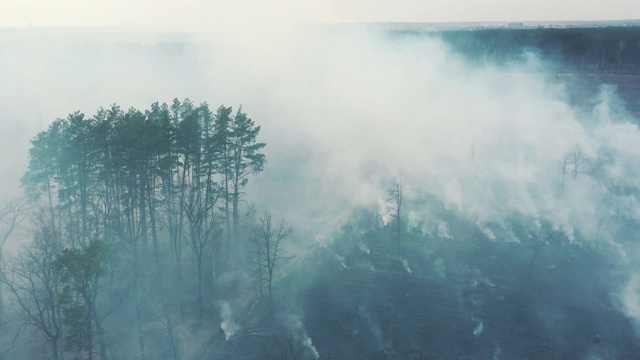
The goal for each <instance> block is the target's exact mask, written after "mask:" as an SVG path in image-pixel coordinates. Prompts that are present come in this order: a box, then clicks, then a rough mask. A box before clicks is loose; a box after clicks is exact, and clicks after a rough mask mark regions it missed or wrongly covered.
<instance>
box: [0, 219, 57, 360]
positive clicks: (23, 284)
mask: <svg viewBox="0 0 640 360" xmlns="http://www.w3.org/2000/svg"><path fill="white" fill-rule="evenodd" d="M56 239H57V236H56V234H55V230H54V229H53V226H52V225H50V224H46V225H40V226H39V228H38V229H37V230H36V233H35V236H34V240H33V243H31V244H29V245H28V246H25V247H24V250H23V251H22V253H21V254H19V255H18V256H16V257H13V258H11V259H10V261H8V262H7V263H6V264H4V265H3V273H4V275H3V276H2V277H1V278H0V280H1V282H2V283H3V284H4V285H5V286H6V288H7V289H8V290H9V292H10V293H11V295H12V297H11V299H12V300H13V301H15V303H16V304H17V306H18V308H19V309H20V310H22V312H23V313H24V316H25V324H26V325H28V326H32V327H34V328H35V329H36V330H37V331H38V332H39V333H40V334H42V335H43V337H44V338H45V339H46V340H47V344H48V345H49V346H50V349H51V353H52V358H53V359H54V360H62V359H63V348H62V341H63V319H62V307H61V306H60V303H59V301H60V296H59V294H60V290H61V289H62V280H61V278H60V277H59V276H58V274H57V273H56V272H55V271H54V268H53V263H54V261H55V259H56V257H57V256H58V255H59V254H60V253H61V252H62V246H61V245H60V244H59V242H58V241H57V240H56Z"/></svg>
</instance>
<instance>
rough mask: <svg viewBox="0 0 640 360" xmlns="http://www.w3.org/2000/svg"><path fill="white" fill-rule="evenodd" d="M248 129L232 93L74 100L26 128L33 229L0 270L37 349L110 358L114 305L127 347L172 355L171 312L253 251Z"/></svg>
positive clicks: (204, 306)
mask: <svg viewBox="0 0 640 360" xmlns="http://www.w3.org/2000/svg"><path fill="white" fill-rule="evenodd" d="M259 132H260V126H256V125H255V123H254V121H253V120H252V119H251V118H249V117H248V116H247V114H246V113H245V112H243V111H242V108H241V107H240V108H239V109H238V110H237V111H235V112H234V111H233V110H232V108H230V107H224V106H220V107H219V108H218V109H217V110H216V111H215V112H213V111H211V109H210V108H209V106H208V105H207V104H206V103H203V104H200V105H195V104H193V103H192V102H191V101H190V100H188V99H186V100H184V101H179V100H177V99H176V100H174V101H173V103H171V104H169V105H168V104H158V103H154V104H152V105H151V107H150V108H149V109H148V110H145V111H141V110H138V109H135V108H131V109H129V110H126V111H124V110H123V109H121V108H120V107H118V106H117V105H112V106H111V107H109V108H107V109H103V108H101V109H100V110H98V112H97V113H96V114H95V115H94V116H92V117H86V116H85V115H84V114H82V113H80V112H75V113H72V114H70V115H69V116H68V117H67V118H65V119H57V120H55V121H54V122H53V123H52V124H51V125H50V126H49V128H48V129H47V130H46V131H43V132H41V133H39V134H38V135H37V136H36V137H35V138H34V139H33V140H32V146H31V149H30V153H29V166H28V170H27V172H26V173H25V175H24V177H23V179H22V182H23V186H24V188H25V190H26V193H27V194H28V197H29V199H30V203H31V204H33V205H35V206H34V208H36V209H37V211H35V212H34V214H35V216H34V217H33V223H34V234H35V235H34V239H33V244H30V245H29V246H27V247H25V249H24V251H23V252H22V253H21V254H19V255H17V256H15V257H14V258H10V259H7V261H6V264H5V265H4V266H3V273H4V275H3V277H2V279H3V283H4V286H5V288H6V289H9V292H10V293H11V295H12V296H13V298H14V300H16V301H15V304H16V305H17V310H20V312H21V313H22V314H23V316H24V317H25V318H26V323H27V324H30V325H32V326H33V328H34V329H36V330H37V332H38V333H39V334H40V335H41V336H42V338H43V339H45V340H46V349H47V352H48V354H49V355H47V356H46V358H54V359H63V358H64V356H65V354H74V356H75V357H74V358H78V359H101V360H102V359H107V358H113V356H111V357H110V355H109V354H110V352H109V346H110V344H113V343H115V342H117V340H115V338H114V336H118V334H109V332H108V331H106V330H105V327H108V324H109V318H110V317H112V316H114V315H113V314H114V313H115V314H119V315H117V316H119V317H121V318H125V319H126V320H125V321H120V322H114V324H118V325H117V327H118V328H121V329H122V330H124V333H126V334H127V335H126V336H128V337H129V338H131V337H133V335H134V334H135V338H136V339H137V340H136V342H137V344H138V348H139V353H138V354H137V355H136V356H132V355H131V356H129V358H133V357H135V358H140V359H145V358H158V357H157V356H159V355H158V354H159V353H162V352H163V351H165V353H164V355H163V356H161V357H162V358H165V357H166V358H174V359H177V358H179V357H180V344H179V337H178V336H177V334H176V324H178V323H181V322H184V321H185V319H187V320H188V319H193V320H198V321H201V319H202V318H203V316H205V315H206V314H209V313H210V312H212V311H213V310H214V301H215V299H217V298H219V294H218V293H217V289H216V281H217V278H218V277H220V276H221V275H222V273H223V272H232V271H234V270H243V269H245V268H246V267H247V266H248V264H251V263H252V262H255V260H254V258H253V257H252V256H253V255H254V254H255V251H254V250H253V249H254V248H253V247H251V248H249V245H251V244H253V243H255V241H254V242H249V241H247V237H248V232H245V230H247V229H251V228H252V226H253V225H252V224H250V223H249V220H248V219H247V218H246V217H245V216H243V215H241V210H240V208H241V207H242V206H243V205H242V198H243V195H244V193H245V187H246V185H247V182H248V181H249V178H250V176H251V175H254V174H257V173H259V172H261V171H262V170H263V167H264V165H265V162H266V159H265V155H264V154H263V153H262V150H263V148H264V147H265V144H264V143H261V142H259V141H258V135H259ZM265 214H268V213H265ZM268 215H269V217H270V214H268ZM265 216H266V215H265ZM243 222H245V223H243ZM253 227H255V226H253ZM268 231H271V229H270V228H269V229H268ZM0 275H2V274H0ZM260 281H262V279H260ZM260 285H262V283H260ZM270 285H271V284H269V286H270ZM261 289H262V286H260V290H261ZM269 290H270V288H269ZM105 324H107V325H105ZM111 328H112V329H113V325H112V327H111ZM131 329H135V331H131ZM122 330H121V334H120V336H124V335H123V333H122ZM158 332H161V333H162V334H163V336H158V335H157V333H158ZM152 333H155V334H156V335H154V336H149V334H152ZM152 338H153V339H152ZM158 339H164V340H158ZM152 341H153V342H154V343H155V346H153V350H151V351H150V350H149V346H150V343H151V342H152ZM119 346H120V347H122V346H123V345H122V344H119ZM150 354H151V355H150ZM43 358H45V357H43Z"/></svg>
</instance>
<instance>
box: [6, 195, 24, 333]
mask: <svg viewBox="0 0 640 360" xmlns="http://www.w3.org/2000/svg"><path fill="white" fill-rule="evenodd" d="M23 210H24V201H23V200H22V199H16V200H11V201H9V202H7V203H6V204H5V205H4V207H2V209H0V226H2V228H0V229H1V231H2V233H0V279H1V278H2V277H3V251H2V250H3V248H4V245H5V243H6V242H7V240H8V239H9V237H11V234H13V232H14V231H15V230H16V228H17V227H18V226H19V225H20V223H21V222H22V220H24V211H23ZM3 315H4V291H3V286H2V282H0V326H1V324H2V321H3V320H4V319H3Z"/></svg>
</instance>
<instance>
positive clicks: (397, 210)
mask: <svg viewBox="0 0 640 360" xmlns="http://www.w3.org/2000/svg"><path fill="white" fill-rule="evenodd" d="M403 187H404V184H403V183H402V181H400V180H398V179H397V178H394V179H393V180H392V181H391V185H390V186H389V188H388V189H387V202H388V204H389V205H388V208H387V211H388V212H389V214H390V215H391V217H392V218H393V220H394V221H395V222H396V240H397V248H398V249H397V250H398V253H397V257H398V260H400V234H401V231H400V230H401V222H402V218H401V215H402V200H403Z"/></svg>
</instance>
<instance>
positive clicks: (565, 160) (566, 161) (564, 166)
mask: <svg viewBox="0 0 640 360" xmlns="http://www.w3.org/2000/svg"><path fill="white" fill-rule="evenodd" d="M570 163H571V154H570V153H569V154H566V155H565V156H563V157H562V160H560V161H559V162H558V164H559V165H560V169H561V170H562V187H563V188H564V179H565V178H566V176H567V172H569V165H570Z"/></svg>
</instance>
